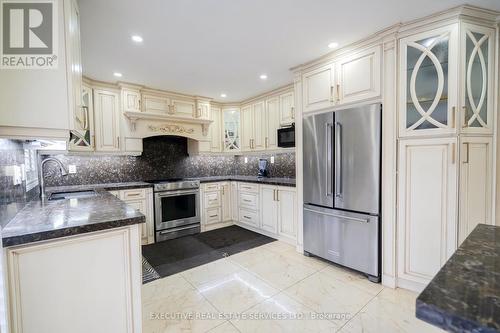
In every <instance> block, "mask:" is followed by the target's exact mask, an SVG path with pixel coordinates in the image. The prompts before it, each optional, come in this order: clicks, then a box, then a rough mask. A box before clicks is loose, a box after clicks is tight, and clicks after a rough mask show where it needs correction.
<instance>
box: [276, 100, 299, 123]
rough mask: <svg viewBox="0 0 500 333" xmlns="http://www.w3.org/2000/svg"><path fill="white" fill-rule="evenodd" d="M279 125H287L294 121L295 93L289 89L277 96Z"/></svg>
mask: <svg viewBox="0 0 500 333" xmlns="http://www.w3.org/2000/svg"><path fill="white" fill-rule="evenodd" d="M279 106H280V125H281V126H289V125H291V124H292V123H294V122H295V95H294V93H293V91H290V92H288V93H285V94H281V95H280V96H279Z"/></svg>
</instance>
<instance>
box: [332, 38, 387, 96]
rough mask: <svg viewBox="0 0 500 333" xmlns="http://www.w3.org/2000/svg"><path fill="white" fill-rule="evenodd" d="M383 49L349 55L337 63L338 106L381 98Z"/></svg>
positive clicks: (374, 48)
mask: <svg viewBox="0 0 500 333" xmlns="http://www.w3.org/2000/svg"><path fill="white" fill-rule="evenodd" d="M380 53H381V47H380V46H376V47H373V48H370V49H368V50H365V51H362V52H359V53H356V54H354V55H349V56H347V57H344V58H342V59H340V60H338V61H337V62H336V63H337V86H336V89H337V104H344V103H345V104H347V103H354V102H359V101H362V100H368V99H371V98H377V97H380V87H381V76H380V71H381V58H380V56H381V55H380Z"/></svg>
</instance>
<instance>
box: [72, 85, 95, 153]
mask: <svg viewBox="0 0 500 333" xmlns="http://www.w3.org/2000/svg"><path fill="white" fill-rule="evenodd" d="M81 98H82V108H81V109H80V110H81V113H79V115H78V116H76V115H75V119H74V121H75V122H74V124H73V129H72V130H71V131H70V137H69V144H68V150H70V151H85V152H92V151H94V150H95V133H94V100H93V94H92V88H91V87H90V86H88V85H86V84H83V85H82V93H81Z"/></svg>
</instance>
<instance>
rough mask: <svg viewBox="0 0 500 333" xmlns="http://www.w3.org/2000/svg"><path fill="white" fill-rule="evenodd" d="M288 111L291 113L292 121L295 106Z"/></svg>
mask: <svg viewBox="0 0 500 333" xmlns="http://www.w3.org/2000/svg"><path fill="white" fill-rule="evenodd" d="M290 110H291V111H290V112H291V116H292V119H295V106H292V107H291V108H290Z"/></svg>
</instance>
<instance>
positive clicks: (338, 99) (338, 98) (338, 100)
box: [337, 84, 340, 102]
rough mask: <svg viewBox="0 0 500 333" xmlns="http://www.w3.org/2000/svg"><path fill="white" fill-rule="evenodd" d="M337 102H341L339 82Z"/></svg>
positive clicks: (338, 85)
mask: <svg viewBox="0 0 500 333" xmlns="http://www.w3.org/2000/svg"><path fill="white" fill-rule="evenodd" d="M337 102H340V84H337Z"/></svg>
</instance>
